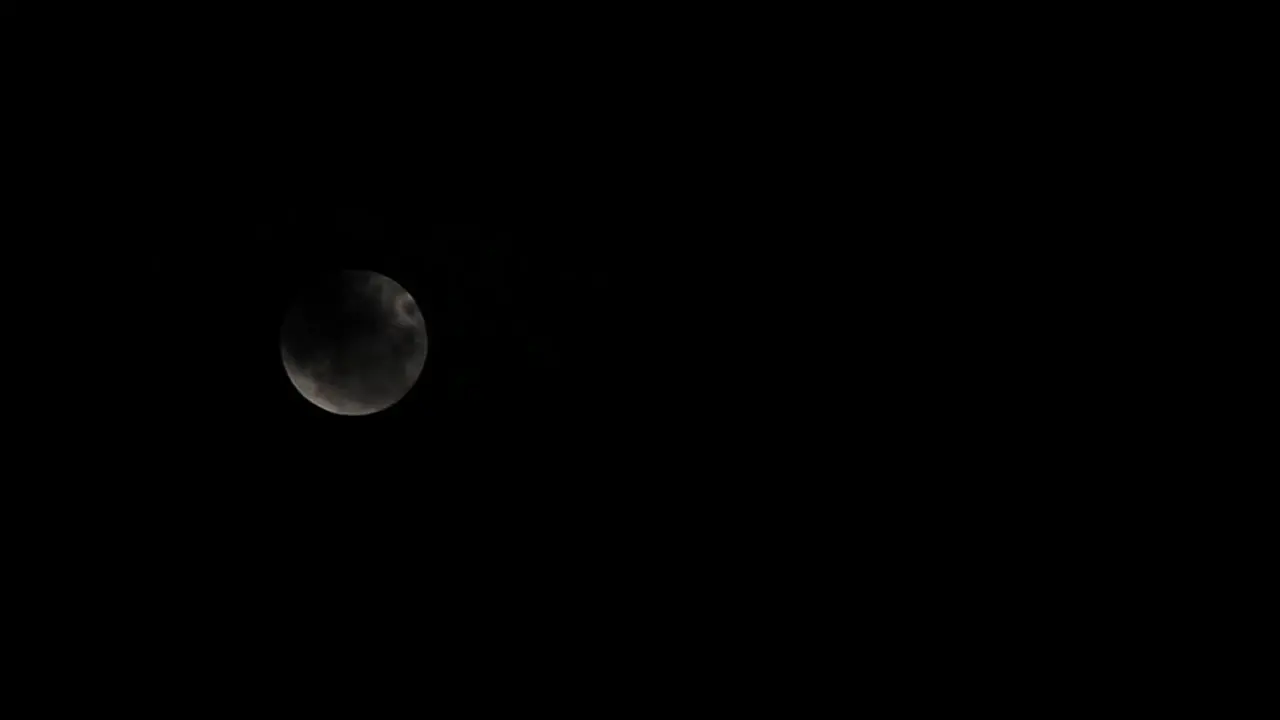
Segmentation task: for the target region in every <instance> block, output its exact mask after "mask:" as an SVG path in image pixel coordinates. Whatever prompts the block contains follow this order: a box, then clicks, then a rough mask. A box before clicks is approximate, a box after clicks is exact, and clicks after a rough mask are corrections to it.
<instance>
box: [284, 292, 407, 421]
mask: <svg viewBox="0 0 1280 720" xmlns="http://www.w3.org/2000/svg"><path fill="white" fill-rule="evenodd" d="M280 355H281V358H282V359H283V361H284V369H285V372H286V373H287V374H288V376H289V380H290V382H292V383H293V386H294V387H295V388H296V389H297V390H298V392H299V393H301V394H302V396H303V397H304V398H306V399H307V400H309V401H311V403H313V404H314V405H316V406H317V407H319V408H322V409H324V410H327V411H329V412H331V413H334V414H337V415H371V414H373V413H376V412H380V411H382V410H386V409H387V408H389V407H391V406H392V405H394V404H396V403H397V402H399V401H400V400H401V399H402V398H403V397H404V396H405V395H406V394H407V393H408V392H409V390H411V389H412V388H413V386H414V384H415V383H417V381H418V377H419V376H420V375H421V374H422V369H423V367H424V365H425V364H426V361H427V327H426V322H425V320H424V319H423V317H422V311H421V310H420V309H419V308H418V304H417V302H415V301H414V299H413V296H411V295H410V294H409V292H408V291H407V290H405V289H404V287H402V286H401V285H400V284H399V283H397V282H396V281H395V280H392V279H391V278H389V277H387V276H385V275H381V274H379V273H376V272H371V271H368V270H345V271H342V272H340V273H334V274H332V275H326V276H322V277H319V278H317V279H316V280H315V281H314V282H312V283H309V284H308V285H307V286H306V287H305V288H304V289H303V290H302V291H301V292H300V293H299V295H298V298H297V300H296V301H295V302H294V304H293V305H292V307H291V308H290V309H289V312H288V313H287V315H286V316H285V321H284V324H283V326H282V327H281V332H280Z"/></svg>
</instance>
